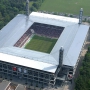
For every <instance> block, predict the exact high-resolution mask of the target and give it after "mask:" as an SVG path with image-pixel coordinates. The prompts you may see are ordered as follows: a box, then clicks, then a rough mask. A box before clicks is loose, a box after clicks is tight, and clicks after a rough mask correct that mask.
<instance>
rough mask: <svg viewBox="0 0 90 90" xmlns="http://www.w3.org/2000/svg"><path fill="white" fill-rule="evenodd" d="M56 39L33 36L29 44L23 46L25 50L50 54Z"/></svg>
mask: <svg viewBox="0 0 90 90" xmlns="http://www.w3.org/2000/svg"><path fill="white" fill-rule="evenodd" d="M56 41H57V39H50V38H47V37H41V36H37V35H34V37H33V38H32V39H31V41H30V42H29V43H27V45H26V46H25V48H26V49H30V50H35V51H40V52H45V53H50V52H51V50H52V48H53V46H54V45H55V43H56Z"/></svg>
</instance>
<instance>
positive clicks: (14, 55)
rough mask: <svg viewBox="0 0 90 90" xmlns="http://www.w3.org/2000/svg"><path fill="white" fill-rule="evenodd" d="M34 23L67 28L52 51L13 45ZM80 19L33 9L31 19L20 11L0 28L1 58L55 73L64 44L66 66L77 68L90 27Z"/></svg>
mask: <svg viewBox="0 0 90 90" xmlns="http://www.w3.org/2000/svg"><path fill="white" fill-rule="evenodd" d="M34 22H38V23H44V24H50V25H55V26H62V27H65V28H64V30H63V32H62V34H61V36H60V37H59V39H58V41H57V42H56V44H55V46H54V47H53V49H52V51H51V53H50V54H47V53H43V52H38V51H32V50H27V49H23V48H18V47H14V46H13V45H14V44H15V43H16V42H17V40H18V39H19V38H20V37H21V36H22V35H23V34H24V33H25V32H26V31H27V30H28V29H29V27H30V26H31V25H32V24H33V23H34ZM78 22H79V19H76V18H70V17H64V16H57V15H50V14H45V13H39V12H32V13H31V14H30V16H29V19H27V17H26V16H25V15H22V14H18V15H17V16H16V17H15V18H14V19H12V20H11V21H10V22H9V23H8V24H7V25H6V26H5V27H4V28H3V29H2V30H1V31H0V60H2V61H5V62H10V63H15V64H19V65H23V66H27V67H31V68H36V69H40V70H44V71H48V72H52V73H54V72H55V71H56V69H57V66H58V64H59V50H60V48H61V46H63V48H64V57H63V65H67V66H72V67H74V66H75V65H76V62H77V59H78V57H79V54H80V52H81V49H82V46H83V43H84V41H85V39H86V36H87V33H88V30H89V26H87V25H82V24H78ZM17 60H18V62H17Z"/></svg>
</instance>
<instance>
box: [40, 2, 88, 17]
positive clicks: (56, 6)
mask: <svg viewBox="0 0 90 90" xmlns="http://www.w3.org/2000/svg"><path fill="white" fill-rule="evenodd" d="M80 8H83V10H84V15H86V16H90V10H89V9H90V0H45V1H44V2H43V4H42V6H41V7H40V9H39V10H43V11H51V12H53V11H54V12H64V13H71V14H77V15H78V14H79V10H80Z"/></svg>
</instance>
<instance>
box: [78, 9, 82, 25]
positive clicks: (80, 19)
mask: <svg viewBox="0 0 90 90" xmlns="http://www.w3.org/2000/svg"><path fill="white" fill-rule="evenodd" d="M82 16H83V8H81V9H80V14H79V24H81V23H82Z"/></svg>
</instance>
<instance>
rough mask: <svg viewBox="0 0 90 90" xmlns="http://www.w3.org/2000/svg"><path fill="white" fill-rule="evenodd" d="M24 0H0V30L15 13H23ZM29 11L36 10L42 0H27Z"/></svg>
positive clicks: (24, 7) (24, 8)
mask: <svg viewBox="0 0 90 90" xmlns="http://www.w3.org/2000/svg"><path fill="white" fill-rule="evenodd" d="M25 1H26V0H0V30H1V29H2V28H3V27H4V26H5V25H6V24H7V23H8V22H9V21H10V20H11V19H13V18H14V17H15V16H16V15H17V14H25V10H26V2H25ZM29 1H30V2H31V3H32V5H31V4H30V5H31V6H30V11H36V10H38V9H39V7H40V6H41V4H42V2H43V1H44V0H29Z"/></svg>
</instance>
